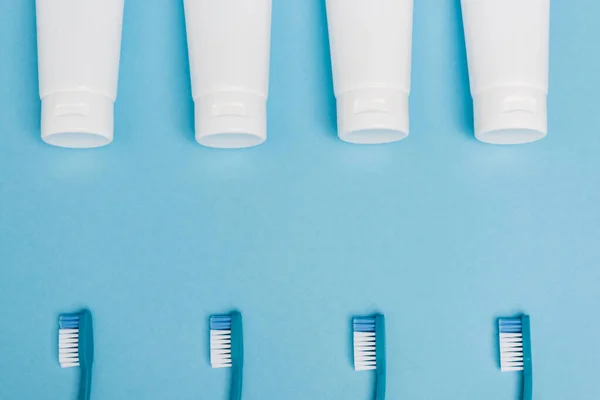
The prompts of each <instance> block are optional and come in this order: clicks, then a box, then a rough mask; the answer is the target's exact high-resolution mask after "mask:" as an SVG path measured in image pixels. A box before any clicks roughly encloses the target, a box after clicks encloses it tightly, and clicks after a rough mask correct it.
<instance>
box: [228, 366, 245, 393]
mask: <svg viewBox="0 0 600 400" xmlns="http://www.w3.org/2000/svg"><path fill="white" fill-rule="evenodd" d="M242 383H243V373H242V369H241V368H236V367H233V371H231V393H230V394H229V398H230V400H241V398H242Z"/></svg>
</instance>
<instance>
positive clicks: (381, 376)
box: [375, 372, 386, 400]
mask: <svg viewBox="0 0 600 400" xmlns="http://www.w3.org/2000/svg"><path fill="white" fill-rule="evenodd" d="M385 387H386V377H385V372H383V373H379V372H377V383H376V386H375V400H385Z"/></svg>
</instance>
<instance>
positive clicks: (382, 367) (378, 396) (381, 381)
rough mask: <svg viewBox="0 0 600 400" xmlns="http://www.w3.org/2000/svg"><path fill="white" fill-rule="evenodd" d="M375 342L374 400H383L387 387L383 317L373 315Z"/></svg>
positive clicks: (381, 315)
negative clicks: (375, 376) (375, 375)
mask: <svg viewBox="0 0 600 400" xmlns="http://www.w3.org/2000/svg"><path fill="white" fill-rule="evenodd" d="M375 333H376V336H375V340H376V343H377V344H376V346H375V350H376V355H377V372H376V374H377V382H376V383H375V400H385V392H386V386H387V359H386V345H385V317H384V316H383V314H377V315H375Z"/></svg>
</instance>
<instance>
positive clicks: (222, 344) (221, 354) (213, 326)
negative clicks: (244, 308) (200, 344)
mask: <svg viewBox="0 0 600 400" xmlns="http://www.w3.org/2000/svg"><path fill="white" fill-rule="evenodd" d="M210 364H211V366H212V367H213V368H231V369H232V370H231V389H230V392H229V399H230V400H240V399H241V398H242V382H243V370H244V339H243V331H242V314H240V313H239V312H237V311H235V312H233V313H231V314H230V315H217V316H212V317H210Z"/></svg>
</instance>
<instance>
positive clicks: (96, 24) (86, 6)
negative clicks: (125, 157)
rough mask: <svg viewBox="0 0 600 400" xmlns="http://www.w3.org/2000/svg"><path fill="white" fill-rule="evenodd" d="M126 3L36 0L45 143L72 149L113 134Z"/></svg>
mask: <svg viewBox="0 0 600 400" xmlns="http://www.w3.org/2000/svg"><path fill="white" fill-rule="evenodd" d="M123 7H124V0H85V1H83V0H37V1H36V9H37V35H38V63H39V66H38V67H39V80H40V82H39V84H40V98H41V100H42V122H41V127H42V139H43V140H44V141H45V142H47V143H49V144H52V145H56V146H61V147H73V148H88V147H98V146H103V145H106V144H109V143H110V142H111V141H112V139H113V132H114V102H115V100H116V98H117V83H118V75H119V60H120V51H121V31H122V25H123Z"/></svg>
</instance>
